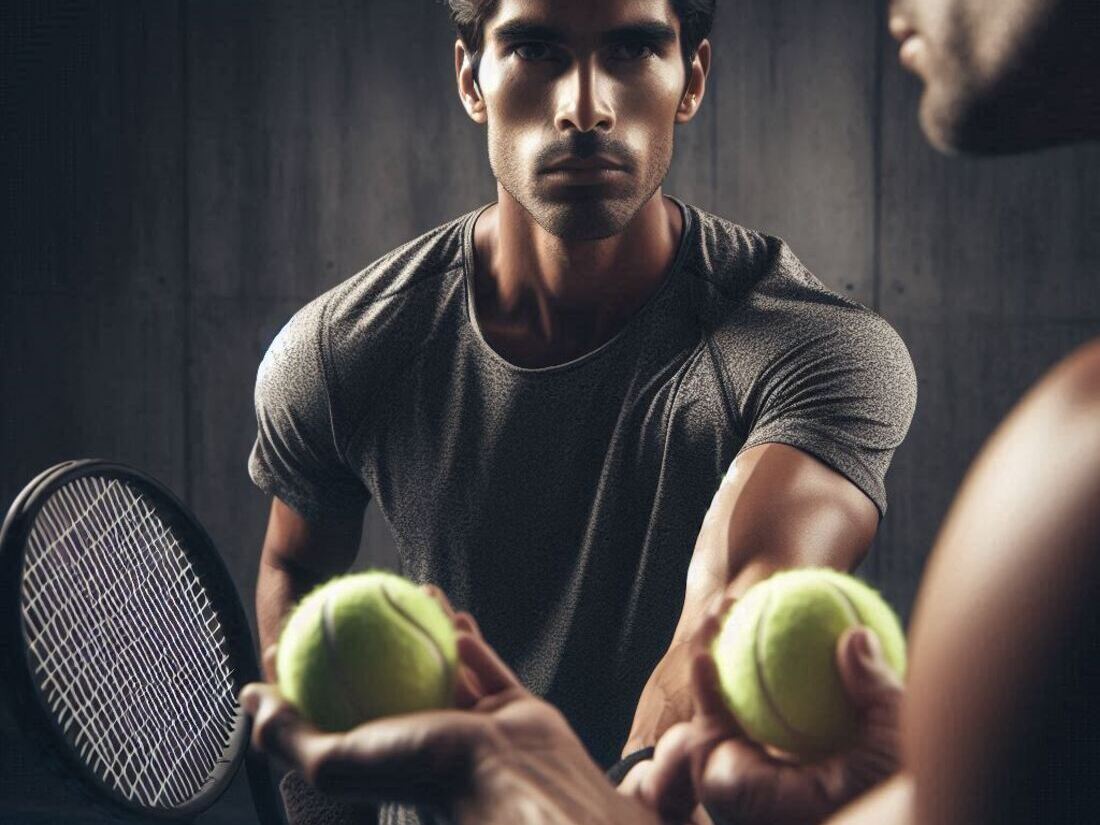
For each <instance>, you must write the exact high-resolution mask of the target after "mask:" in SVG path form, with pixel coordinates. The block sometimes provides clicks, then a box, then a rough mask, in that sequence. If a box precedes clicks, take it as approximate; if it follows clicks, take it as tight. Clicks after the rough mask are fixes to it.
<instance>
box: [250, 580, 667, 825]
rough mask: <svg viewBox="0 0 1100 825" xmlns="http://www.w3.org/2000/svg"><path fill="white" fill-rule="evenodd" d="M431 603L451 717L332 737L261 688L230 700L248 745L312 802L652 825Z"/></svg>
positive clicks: (490, 655)
mask: <svg viewBox="0 0 1100 825" xmlns="http://www.w3.org/2000/svg"><path fill="white" fill-rule="evenodd" d="M429 592H431V593H432V595H434V596H435V597H436V598H437V599H439V600H440V602H441V604H443V605H444V608H445V609H446V610H447V611H448V613H449V615H451V617H452V621H453V623H454V625H455V629H456V632H457V641H458V653H459V661H460V668H459V677H458V680H457V681H458V684H457V686H456V693H455V705H456V708H455V709H453V710H438V711H426V712H421V713H414V714H406V715H402V716H394V717H389V718H384V719H378V720H375V721H372V722H368V723H366V724H363V725H360V726H359V727H356V728H354V729H352V730H350V731H347V732H344V733H326V732H323V731H320V730H318V729H317V728H316V727H314V726H313V725H311V724H310V723H309V722H307V721H306V720H304V719H303V718H302V717H301V716H300V715H299V714H298V713H297V712H296V710H295V709H294V707H293V706H292V705H291V704H290V703H289V702H287V700H286V699H285V698H283V697H282V695H281V694H280V693H279V691H278V689H277V688H276V687H274V686H272V685H267V684H252V685H248V686H246V687H245V689H244V690H243V691H242V692H241V704H242V706H243V707H244V709H245V711H246V712H247V713H249V714H250V715H251V716H253V717H254V725H253V729H252V741H253V744H254V745H255V746H256V747H257V748H259V749H260V750H263V751H264V752H266V753H267V754H268V755H270V756H272V757H274V758H275V759H277V760H279V761H281V762H283V763H286V764H287V765H289V766H291V767H294V768H296V769H297V770H299V771H300V772H301V773H302V775H303V776H304V777H305V779H306V781H308V782H310V783H311V784H313V785H314V786H316V787H317V788H318V789H319V790H321V791H322V792H325V793H327V794H330V795H332V796H335V797H337V798H340V799H343V800H344V801H346V802H349V803H353V804H356V805H360V804H365V803H369V804H374V803H378V802H381V801H398V802H407V803H415V804H420V805H429V806H433V807H435V808H437V809H438V810H441V811H443V812H445V813H446V814H447V815H449V816H450V817H452V818H454V819H455V820H457V821H458V822H460V823H463V822H469V823H474V822H477V823H484V824H485V825H493V823H502V825H503V823H509V825H523V823H539V824H540V825H548V824H551V823H561V825H566V823H580V822H592V821H600V822H607V823H623V825H627V823H630V825H647V824H648V823H652V825H658V819H657V817H656V816H655V815H654V814H653V813H652V812H651V811H649V810H648V809H646V808H645V806H644V805H642V804H641V803H640V802H639V801H637V800H635V799H630V798H627V797H624V796H622V795H620V794H618V793H616V792H615V789H614V787H612V785H611V783H610V782H608V781H607V779H606V777H605V776H604V774H603V772H602V771H601V770H600V768H599V767H598V766H597V765H596V764H595V763H594V762H593V761H592V759H591V758H590V757H589V755H588V753H587V752H586V751H585V749H584V746H583V745H582V744H581V742H580V740H579V739H578V738H577V736H576V735H575V734H574V732H573V730H572V729H571V728H570V727H569V724H568V723H567V722H566V720H565V718H564V717H563V716H562V714H561V713H560V712H559V711H558V710H557V709H556V708H554V707H553V706H552V705H550V704H549V703H547V702H544V701H543V700H541V699H539V698H538V697H536V696H534V695H533V694H532V693H530V692H529V691H528V690H526V688H524V687H523V685H522V684H521V683H520V681H519V679H518V678H517V677H516V675H515V674H514V673H513V672H512V671H511V669H509V668H508V666H507V665H506V664H505V663H504V662H503V661H502V660H501V659H500V657H499V656H498V655H497V654H496V652H495V651H494V650H493V649H492V648H491V647H490V646H489V645H488V644H487V643H486V641H485V640H484V639H483V638H482V637H481V634H480V632H479V631H478V628H477V625H476V624H475V623H474V620H473V618H472V617H471V616H470V615H469V614H467V613H455V612H454V611H453V609H452V608H451V607H450V605H449V603H447V602H446V598H445V597H444V596H443V594H442V593H441V592H440V591H438V590H435V589H434V588H433V589H430V590H429Z"/></svg>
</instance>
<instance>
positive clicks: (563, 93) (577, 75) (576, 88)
mask: <svg viewBox="0 0 1100 825" xmlns="http://www.w3.org/2000/svg"><path fill="white" fill-rule="evenodd" d="M607 85H608V84H607V83H606V78H603V77H601V75H600V72H599V70H598V68H597V67H596V66H594V65H593V61H578V62H577V64H576V65H575V66H574V67H573V68H572V69H571V70H570V71H568V72H566V73H565V74H563V75H562V76H561V78H560V81H559V90H558V106H557V114H556V115H555V117H554V125H555V126H556V127H557V128H558V129H559V130H560V131H563V132H564V131H569V130H570V129H576V130H577V131H578V132H590V131H592V130H593V129H603V130H605V131H611V128H612V127H613V126H614V125H615V114H614V111H613V109H612V107H611V102H610V100H609V99H608V88H607Z"/></svg>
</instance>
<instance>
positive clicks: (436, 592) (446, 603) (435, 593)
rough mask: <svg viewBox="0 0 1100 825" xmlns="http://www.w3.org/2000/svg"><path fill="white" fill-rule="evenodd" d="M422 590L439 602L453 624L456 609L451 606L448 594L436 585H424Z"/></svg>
mask: <svg viewBox="0 0 1100 825" xmlns="http://www.w3.org/2000/svg"><path fill="white" fill-rule="evenodd" d="M420 589H421V590H423V591H424V592H425V593H427V594H428V595H429V596H431V597H432V598H433V599H435V600H436V601H437V602H439V606H440V607H442V608H443V612H444V613H446V614H447V617H448V618H449V619H450V620H451V621H452V622H453V621H454V618H455V609H454V607H453V606H452V605H451V600H450V599H448V598H447V594H446V593H444V592H443V590H442V589H440V588H439V587H436V586H435V585H434V584H422V585H420Z"/></svg>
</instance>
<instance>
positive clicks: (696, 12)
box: [447, 0, 718, 78]
mask: <svg viewBox="0 0 1100 825" xmlns="http://www.w3.org/2000/svg"><path fill="white" fill-rule="evenodd" d="M497 2H498V0H447V6H448V7H449V8H450V10H451V20H452V21H453V22H454V24H455V28H457V29H458V36H459V37H460V38H461V39H462V42H463V44H464V45H465V46H466V50H467V51H468V52H469V53H470V62H471V63H472V64H473V67H474V77H475V78H476V77H477V67H478V63H480V62H481V50H482V49H483V48H484V47H485V41H484V38H485V21H486V20H488V19H489V18H490V17H492V16H493V13H494V12H495V11H496V10H497ZM669 2H670V3H672V10H673V11H674V12H675V13H676V16H677V17H678V18H679V20H680V49H681V52H682V53H683V57H684V68H685V69H686V71H687V74H688V77H689V78H690V77H691V62H692V61H693V60H694V59H695V53H696V52H697V51H698V50H699V44H700V43H702V42H703V40H704V39H706V37H707V35H709V34H710V29H711V26H713V25H714V7H715V6H716V5H717V3H718V0H669Z"/></svg>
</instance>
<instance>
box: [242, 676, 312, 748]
mask: <svg viewBox="0 0 1100 825" xmlns="http://www.w3.org/2000/svg"><path fill="white" fill-rule="evenodd" d="M240 702H241V707H242V709H243V710H244V711H245V713H247V714H248V715H249V716H251V717H252V745H253V747H255V748H256V749H257V750H260V751H263V752H264V753H265V754H267V755H268V756H270V757H272V758H274V759H278V760H280V761H282V762H285V763H287V764H289V765H293V766H295V767H298V768H302V767H304V766H306V765H307V764H308V763H309V762H310V761H311V759H312V757H313V755H314V753H315V752H316V751H317V750H318V749H319V748H322V747H323V746H324V743H325V740H326V738H331V735H329V734H324V733H321V732H320V731H318V730H317V729H316V728H315V727H314V726H313V725H311V724H310V723H309V722H307V721H306V720H304V719H303V718H302V717H301V716H300V715H299V714H298V711H297V710H296V709H295V708H294V706H293V705H291V704H290V703H289V702H288V701H286V699H284V698H283V697H282V694H280V693H279V691H278V689H277V688H275V687H273V686H271V685H268V684H264V683H258V682H254V683H252V684H250V685H246V686H245V687H244V689H243V690H242V691H241V695H240Z"/></svg>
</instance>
